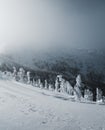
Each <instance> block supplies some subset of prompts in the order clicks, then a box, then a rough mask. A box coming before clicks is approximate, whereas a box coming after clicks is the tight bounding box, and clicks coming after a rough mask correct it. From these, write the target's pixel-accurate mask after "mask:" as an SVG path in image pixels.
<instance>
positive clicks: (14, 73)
mask: <svg viewBox="0 0 105 130" xmlns="http://www.w3.org/2000/svg"><path fill="white" fill-rule="evenodd" d="M16 76H17V70H16V67H15V66H14V67H13V79H15V80H16Z"/></svg>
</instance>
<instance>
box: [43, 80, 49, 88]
mask: <svg viewBox="0 0 105 130" xmlns="http://www.w3.org/2000/svg"><path fill="white" fill-rule="evenodd" d="M44 87H45V89H47V87H48V83H47V80H45V86H44Z"/></svg>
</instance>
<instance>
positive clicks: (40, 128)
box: [0, 80, 105, 130]
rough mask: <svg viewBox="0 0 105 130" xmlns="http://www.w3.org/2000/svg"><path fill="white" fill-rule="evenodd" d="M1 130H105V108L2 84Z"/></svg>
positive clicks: (36, 89)
mask: <svg viewBox="0 0 105 130" xmlns="http://www.w3.org/2000/svg"><path fill="white" fill-rule="evenodd" d="M0 130H105V106H103V105H98V104H84V103H79V102H72V101H70V100H69V97H68V96H67V95H63V94H58V93H55V92H51V91H48V90H43V89H40V88H35V87H32V86H31V85H25V84H22V83H19V82H16V81H9V80H0Z"/></svg>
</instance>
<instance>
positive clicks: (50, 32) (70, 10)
mask: <svg viewBox="0 0 105 130" xmlns="http://www.w3.org/2000/svg"><path fill="white" fill-rule="evenodd" d="M104 23H105V2H104V0H79V1H78V0H65V1H63V0H0V44H1V46H0V51H1V52H5V53H7V52H16V51H19V52H20V51H25V50H30V51H31V50H33V51H43V50H44V51H47V50H50V49H52V48H53V49H54V48H56V49H59V48H63V47H65V48H93V49H94V48H95V49H98V48H104V47H105V45H104V44H105V36H104V35H105V24H104Z"/></svg>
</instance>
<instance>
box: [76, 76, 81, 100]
mask: <svg viewBox="0 0 105 130" xmlns="http://www.w3.org/2000/svg"><path fill="white" fill-rule="evenodd" d="M81 85H82V80H81V76H80V75H78V76H77V77H76V84H75V86H74V94H75V98H76V100H81V97H82V93H81V90H80V88H81Z"/></svg>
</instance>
